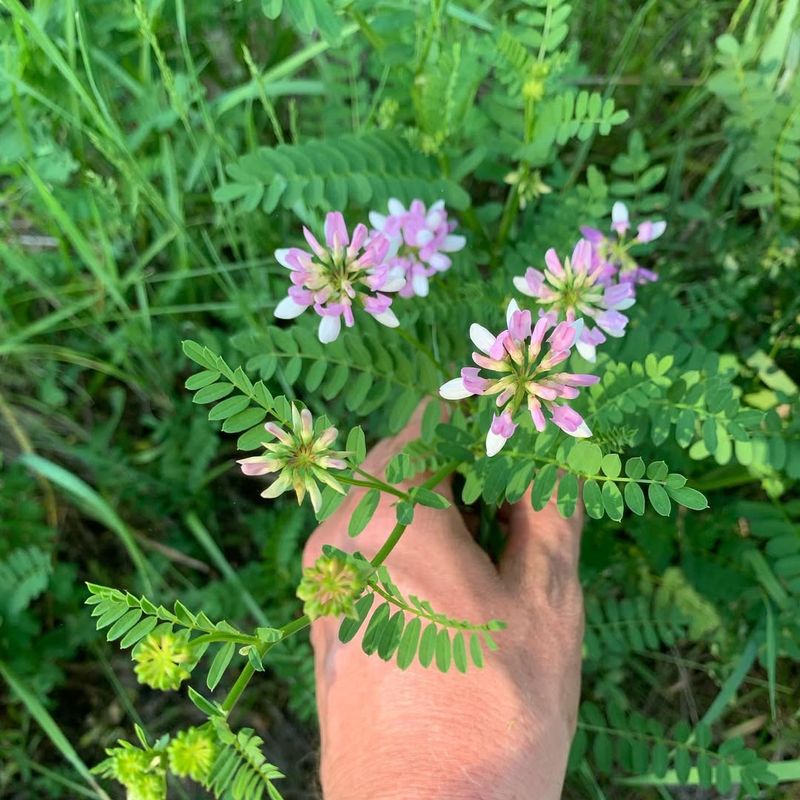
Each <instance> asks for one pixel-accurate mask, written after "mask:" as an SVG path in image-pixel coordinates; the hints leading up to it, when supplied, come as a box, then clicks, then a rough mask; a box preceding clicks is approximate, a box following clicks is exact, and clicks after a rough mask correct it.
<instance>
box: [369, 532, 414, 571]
mask: <svg viewBox="0 0 800 800" xmlns="http://www.w3.org/2000/svg"><path fill="white" fill-rule="evenodd" d="M407 527H408V526H407V525H404V524H403V523H402V522H398V523H397V524H396V525H395V526H394V528H392V532H391V533H390V534H389V536H388V538H387V539H386V541H385V542H384V543H383V546H382V547H381V549H380V550H378V552H377V553H375V558H373V559H372V561H371V562H370V563H371V564H372V566H373V567H379V566H380V565H381V564H383V562H384V561H386V558H387V556H388V555H389V553H391V552H392V550H394V547H395V545H396V544H397V543H398V542H399V541H400V537H401V536H402V535H403V533H404V532H405V529H406V528H407Z"/></svg>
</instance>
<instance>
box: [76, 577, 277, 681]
mask: <svg viewBox="0 0 800 800" xmlns="http://www.w3.org/2000/svg"><path fill="white" fill-rule="evenodd" d="M86 586H87V588H88V589H89V597H88V598H87V599H86V605H89V606H93V608H92V616H93V617H96V618H97V623H96V627H97V630H101V629H103V628H108V631H107V634H106V639H107V640H108V641H116V640H119V646H120V647H121V648H122V649H123V650H124V649H127V648H129V647H133V646H134V645H136V644H138V643H139V642H140V641H142V640H144V638H145V637H146V636H147V635H148V634H150V633H152V632H153V631H155V632H156V633H157V634H158V633H159V632H162V631H164V632H169V631H172V629H173V627H179V628H186V629H187V630H188V632H191V633H196V634H199V635H198V636H196V637H195V638H193V639H189V640H188V643H189V644H190V645H191V646H192V650H193V652H194V654H195V658H194V662H193V664H190V665H188V667H187V668H189V669H191V668H192V667H193V666H194V664H196V663H197V661H198V660H199V659H200V658H201V657H202V656H203V654H204V653H205V651H206V648H207V647H208V645H209V644H210V643H214V642H221V643H222V646H221V647H220V648H219V649H218V650H217V652H216V655H215V656H214V659H213V660H212V663H211V666H210V668H209V672H208V677H207V680H206V684H207V686H208V688H209V689H212V690H213V689H214V688H215V687H216V686H217V684H218V683H219V681H220V679H221V678H222V675H223V674H224V672H225V670H226V669H227V668H228V666H229V664H230V662H231V660H232V658H233V656H234V655H235V648H236V644H237V643H240V644H246V645H258V644H260V643H261V642H264V641H273V642H274V641H278V640H279V639H280V631H278V630H276V629H272V628H259V631H258V634H259V635H258V636H257V637H253V636H250V635H248V634H246V633H242V632H241V631H239V630H237V629H236V628H235V627H233V626H232V625H231V624H230V623H228V622H226V621H225V620H223V621H221V622H212V621H211V620H210V619H209V618H208V617H207V616H206V614H205V612H203V611H200V612H199V613H194V612H192V611H189V609H188V608H186V606H184V605H183V603H181V602H180V600H177V601H175V604H174V606H173V609H172V611H170V610H169V609H167V608H165V607H164V606H161V605H159V606H157V605H156V604H155V603H153V602H151V601H150V600H149V599H148V598H146V597H136V596H135V595H132V594H131V593H130V592H122V591H120V590H118V589H112V588H111V587H108V586H100V585H98V584H94V583H87V584H86ZM157 626H158V627H157ZM134 652H135V651H134Z"/></svg>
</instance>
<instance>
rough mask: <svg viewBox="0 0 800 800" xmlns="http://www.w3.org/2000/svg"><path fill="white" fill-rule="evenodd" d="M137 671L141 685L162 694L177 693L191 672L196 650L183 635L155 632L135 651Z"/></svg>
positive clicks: (165, 631)
mask: <svg viewBox="0 0 800 800" xmlns="http://www.w3.org/2000/svg"><path fill="white" fill-rule="evenodd" d="M133 660H134V661H135V662H136V666H135V667H134V672H135V673H136V677H137V678H138V680H139V682H140V683H143V684H145V685H146V686H150V687H151V688H152V689H159V690H160V691H162V692H165V691H175V690H176V689H178V688H179V687H180V685H181V683H182V682H183V681H185V680H186V679H187V678H188V677H189V675H190V673H189V670H188V668H187V665H188V664H189V663H190V662H191V660H192V648H191V646H190V645H189V642H188V639H187V637H186V636H185V635H184V634H183V633H175V632H174V631H171V630H162V631H153V633H151V634H149V635H148V636H147V637H146V638H145V639H143V640H142V641H141V642H140V643H139V644H138V645H137V646H136V647H135V648H134V651H133Z"/></svg>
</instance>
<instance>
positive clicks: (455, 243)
mask: <svg viewBox="0 0 800 800" xmlns="http://www.w3.org/2000/svg"><path fill="white" fill-rule="evenodd" d="M466 243H467V237H466V236H456V235H454V234H450V235H449V236H445V237H444V242H442V246H441V248H440V249H441V250H444V251H445V252H446V253H455V252H456V250H461V249H463V247H464V245H466Z"/></svg>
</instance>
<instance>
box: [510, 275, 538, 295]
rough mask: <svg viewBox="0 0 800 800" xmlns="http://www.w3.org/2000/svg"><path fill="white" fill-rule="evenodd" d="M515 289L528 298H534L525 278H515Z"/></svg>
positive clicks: (516, 276)
mask: <svg viewBox="0 0 800 800" xmlns="http://www.w3.org/2000/svg"><path fill="white" fill-rule="evenodd" d="M513 281H514V288H515V289H516V290H517V291H518V292H521V293H522V294H525V295H527V296H528V297H534V294H533V292H532V291H531V287H530V286H528V281H526V280H525V278H521V277H520V276H519V275H515V276H514V279H513Z"/></svg>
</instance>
